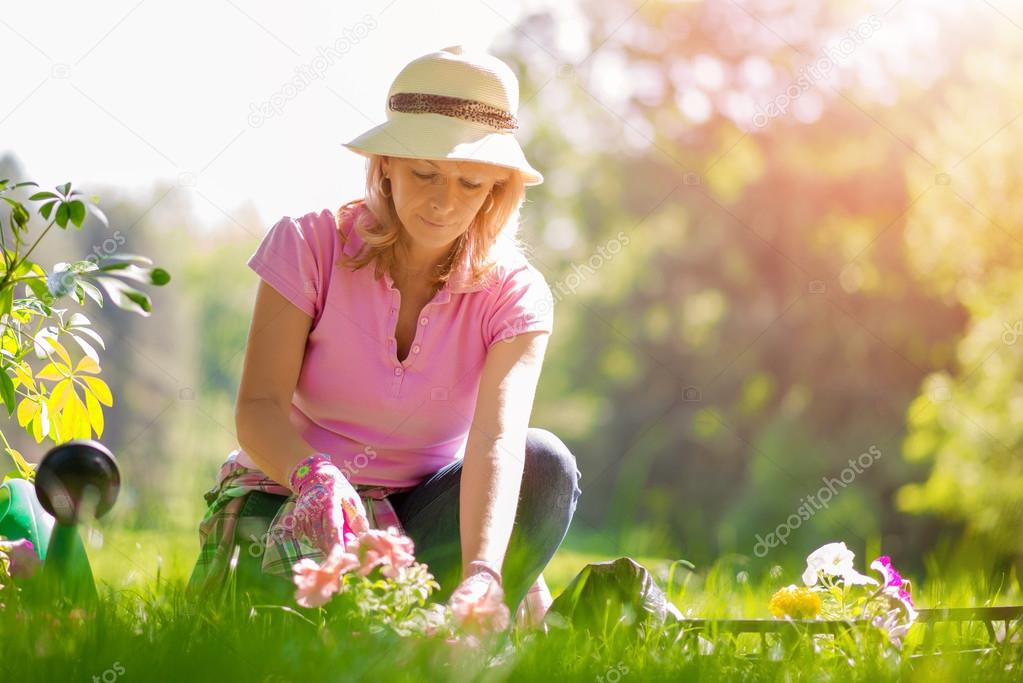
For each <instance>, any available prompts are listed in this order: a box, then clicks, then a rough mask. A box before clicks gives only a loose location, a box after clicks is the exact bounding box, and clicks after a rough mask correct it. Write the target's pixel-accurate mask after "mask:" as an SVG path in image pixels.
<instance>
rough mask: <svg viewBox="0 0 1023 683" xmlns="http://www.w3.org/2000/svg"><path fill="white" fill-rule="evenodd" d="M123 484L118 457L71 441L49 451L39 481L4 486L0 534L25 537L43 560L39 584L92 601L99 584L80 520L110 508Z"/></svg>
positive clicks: (93, 444) (87, 442) (83, 442)
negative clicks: (95, 579)
mask: <svg viewBox="0 0 1023 683" xmlns="http://www.w3.org/2000/svg"><path fill="white" fill-rule="evenodd" d="M120 488H121V475H120V470H119V469H118V466H117V460H116V459H115V458H114V455H113V453H111V452H110V451H109V450H108V449H107V448H106V447H105V446H104V445H103V444H101V443H99V442H98V441H93V440H92V439H75V440H72V441H67V442H65V443H63V444H61V445H59V446H57V447H55V448H53V449H51V450H50V451H49V452H47V453H46V455H45V456H43V459H42V461H41V462H40V463H39V465H38V467H37V468H36V476H35V485H33V484H32V483H31V482H29V481H27V480H25V479H10V480H8V481H6V482H4V483H3V484H0V536H4V537H6V538H7V539H9V540H17V539H21V538H27V539H28V540H30V541H32V545H33V546H34V547H35V550H36V554H37V555H38V556H39V559H40V560H42V562H43V569H42V577H41V582H40V584H41V586H42V587H43V588H44V590H47V591H51V592H52V593H53V594H55V595H60V596H67V597H70V598H71V599H72V601H75V602H78V601H84V600H94V599H95V598H96V597H97V596H96V583H95V581H94V579H93V575H92V568H91V567H90V565H89V558H88V555H87V554H86V552H85V545H84V544H83V543H82V539H81V536H80V535H79V533H78V524H79V522H81V521H83V520H87V519H98V518H100V517H102V516H103V515H105V514H106V513H107V512H109V511H110V508H112V507H113V505H114V501H116V500H117V493H118V491H119V490H120Z"/></svg>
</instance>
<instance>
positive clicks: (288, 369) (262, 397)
mask: <svg viewBox="0 0 1023 683" xmlns="http://www.w3.org/2000/svg"><path fill="white" fill-rule="evenodd" d="M312 320H313V319H312V318H311V317H310V316H309V315H308V314H306V313H305V312H304V311H302V310H301V309H300V308H298V307H297V306H295V305H294V304H293V303H291V302H290V301H288V300H287V299H286V298H285V297H284V296H282V295H281V294H280V293H279V292H278V291H277V290H275V289H274V288H273V287H271V286H270V285H269V284H267V283H266V281H264V280H260V282H259V289H258V290H257V292H256V304H255V310H254V311H253V314H252V324H251V326H250V327H249V339H248V343H247V345H246V348H245V363H244V367H243V368H242V379H241V385H240V386H239V388H238V400H237V402H236V403H235V429H236V430H237V436H238V445H239V446H241V447H242V449H243V450H244V451H245V452H246V453H248V454H249V456H250V457H251V458H252V460H253V462H255V463H256V464H257V465H259V468H260V469H261V470H262V471H263V472H264V473H266V475H267V476H269V477H270V478H271V479H273V480H274V481H276V482H277V483H279V484H281V485H282V486H289V482H288V473H289V472H291V470H292V469H293V468H294V467H295V465H296V464H298V462H299V461H301V460H302V459H303V458H305V457H306V456H308V455H310V454H312V453H314V452H315V450H314V449H313V448H311V447H310V446H309V444H307V443H306V442H305V441H303V440H302V438H301V437H300V436H299V435H298V433H297V432H296V431H295V428H294V427H293V426H292V424H291V421H290V420H289V418H288V412H289V410H290V409H291V399H292V396H293V394H294V393H295V385H296V384H297V383H298V376H299V372H300V371H301V369H302V360H303V358H304V357H305V346H306V340H307V339H308V337H309V329H310V327H311V326H312Z"/></svg>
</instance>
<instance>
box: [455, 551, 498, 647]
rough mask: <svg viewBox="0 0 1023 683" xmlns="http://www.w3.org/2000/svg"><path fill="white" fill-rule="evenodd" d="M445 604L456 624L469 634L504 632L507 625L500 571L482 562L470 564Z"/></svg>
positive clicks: (477, 561)
mask: <svg viewBox="0 0 1023 683" xmlns="http://www.w3.org/2000/svg"><path fill="white" fill-rule="evenodd" d="M448 605H450V607H451V610H452V613H453V615H454V618H455V622H456V623H457V624H458V625H459V626H460V627H462V628H465V629H466V630H468V631H479V632H483V633H490V632H494V631H503V630H505V629H506V628H508V624H509V622H510V619H509V611H508V606H507V605H506V604H504V587H503V586H502V583H501V572H499V571H498V570H496V569H495V568H494V567H493V566H492V565H491V564H490V563H488V562H484V561H482V560H474V561H472V562H470V563H469V569H468V571H467V573H466V576H465V578H464V579H463V580H462V583H461V584H459V586H458V588H456V589H455V592H454V593H452V594H451V597H450V598H449V599H448Z"/></svg>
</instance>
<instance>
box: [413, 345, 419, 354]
mask: <svg viewBox="0 0 1023 683" xmlns="http://www.w3.org/2000/svg"><path fill="white" fill-rule="evenodd" d="M412 353H419V344H416V345H415V346H413V347H412Z"/></svg>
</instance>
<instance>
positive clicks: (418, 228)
mask: <svg viewBox="0 0 1023 683" xmlns="http://www.w3.org/2000/svg"><path fill="white" fill-rule="evenodd" d="M381 168H382V170H383V172H384V174H385V175H387V176H388V177H390V179H391V195H392V197H393V201H394V207H395V209H396V210H397V212H398V218H399V219H400V220H401V223H402V225H403V226H404V227H405V231H406V232H407V234H408V237H409V238H410V239H411V241H412V242H413V243H414V244H415V245H417V246H420V247H425V248H426V249H427V250H434V249H436V250H438V251H440V250H442V249H445V248H447V247H449V246H450V245H451V243H452V242H454V241H455V240H456V239H458V238H459V237H460V236H461V234H462V233H463V232H465V231H466V230H468V229H469V225H470V223H472V220H473V218H475V217H476V213H477V212H478V211H479V210H480V208H481V207H482V206H483V205H484V203H487V204H488V205H489V204H490V202H488V201H487V196H488V194H489V193H490V191H491V189H493V187H494V183H496V182H497V181H499V180H504V179H506V178H507V177H508V176H509V173H511V172H513V171H512V170H511V169H507V168H503V167H501V166H496V165H494V164H486V163H481V162H477V161H451V160H441V161H429V160H426V159H404V158H400V157H385V158H384V159H383V161H382V163H381Z"/></svg>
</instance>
